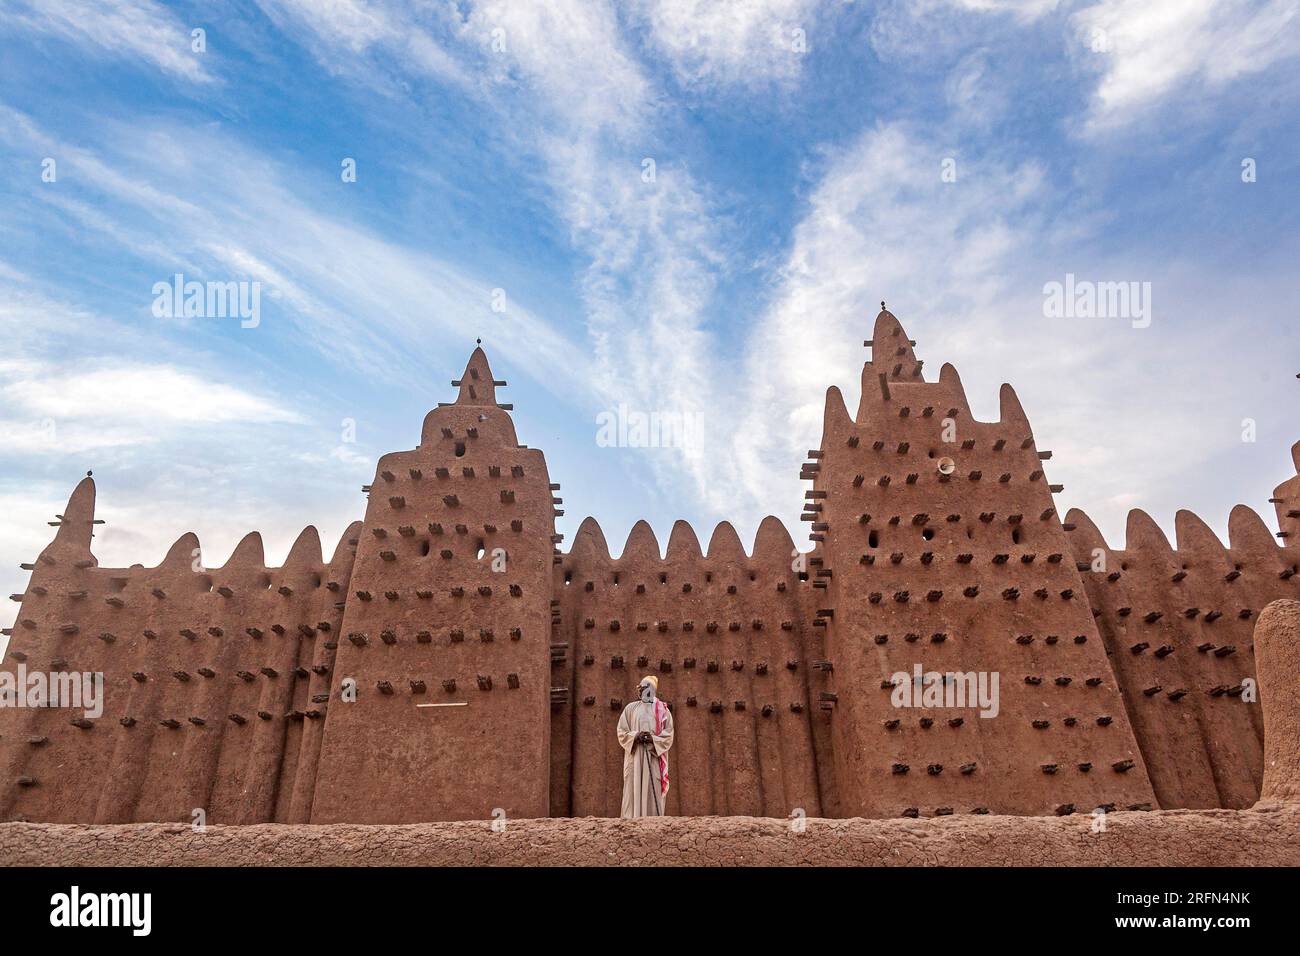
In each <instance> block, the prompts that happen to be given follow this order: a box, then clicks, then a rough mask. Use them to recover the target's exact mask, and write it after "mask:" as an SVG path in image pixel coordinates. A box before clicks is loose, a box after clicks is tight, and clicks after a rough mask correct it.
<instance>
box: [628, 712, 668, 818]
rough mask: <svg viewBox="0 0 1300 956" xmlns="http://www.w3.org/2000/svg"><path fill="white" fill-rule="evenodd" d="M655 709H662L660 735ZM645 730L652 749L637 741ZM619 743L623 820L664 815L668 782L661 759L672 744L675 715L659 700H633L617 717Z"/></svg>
mask: <svg viewBox="0 0 1300 956" xmlns="http://www.w3.org/2000/svg"><path fill="white" fill-rule="evenodd" d="M655 707H662V708H663V728H662V730H661V731H660V732H659V733H657V734H656V733H655V710H654V709H655ZM642 730H645V731H649V733H650V734H651V739H652V741H653V745H652V746H650V747H645V746H642V745H641V744H639V743H637V742H636V735H637V734H638V733H639V732H640V731H642ZM618 743H619V746H621V747H622V748H623V813H622V816H623V817H624V819H631V818H633V817H658V816H663V814H664V805H665V802H666V801H667V799H668V781H667V779H664V777H666V776H667V774H666V773H665V774H664V775H663V777H661V775H660V767H659V758H660V756H662V755H663V754H666V753H667V752H668V748H669V747H671V746H672V745H673V715H672V714H671V713H670V712H669V710H668V707H667V706H666V705H664V704H663V703H662V702H661V701H658V700H656V701H655V702H654V703H652V704H647V703H646V702H645V701H643V700H634V701H632V703H630V704H628V705H627V706H626V707H624V708H623V713H622V715H621V716H620V717H619V718H618ZM665 761H666V758H665ZM664 769H665V770H666V769H667V767H666V765H665V768H664Z"/></svg>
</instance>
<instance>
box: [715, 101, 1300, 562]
mask: <svg viewBox="0 0 1300 956" xmlns="http://www.w3.org/2000/svg"><path fill="white" fill-rule="evenodd" d="M952 152H953V151H952V150H951V146H950V145H949V144H947V143H945V142H944V140H943V137H942V136H941V135H940V134H938V133H936V132H935V131H934V130H932V129H927V128H923V127H915V128H914V127H908V126H904V125H900V124H887V125H882V126H880V127H877V128H874V129H872V130H869V131H867V132H866V133H865V134H864V135H863V136H862V137H861V138H860V139H859V140H858V141H857V142H856V143H854V144H852V145H851V146H850V147H848V148H846V149H844V150H843V151H840V152H837V153H834V154H832V155H831V156H830V157H829V158H828V161H827V164H826V168H825V171H824V174H823V175H822V177H821V178H820V179H819V180H818V182H817V185H816V187H815V188H814V189H813V191H812V193H811V195H810V197H809V201H808V210H807V213H806V215H805V216H804V217H803V218H802V220H801V221H800V222H799V224H798V226H797V227H796V228H795V232H794V237H793V243H792V247H791V250H790V254H789V257H788V259H787V261H786V264H785V266H784V268H783V269H782V271H781V274H780V279H779V284H778V287H777V290H776V294H775V295H774V298H773V301H772V305H771V307H770V308H769V310H768V312H767V313H766V314H765V315H764V316H763V317H762V320H761V321H760V322H759V323H758V324H757V326H756V328H755V329H754V334H753V337H752V339H751V342H750V349H749V357H748V360H747V364H748V372H749V374H748V380H749V381H750V382H751V383H753V385H752V388H751V390H750V392H749V393H748V394H746V395H745V396H744V400H743V403H742V404H743V405H744V406H745V407H746V408H747V409H748V410H749V411H748V414H747V415H745V416H744V417H743V418H741V419H740V421H739V423H738V425H737V427H736V430H735V441H734V452H733V455H732V458H733V459H734V460H735V461H736V462H737V463H738V465H739V470H738V472H737V473H736V474H733V475H725V476H724V475H719V478H718V480H719V481H720V482H722V481H724V480H725V481H726V482H729V483H731V484H732V485H733V486H736V487H741V488H743V489H744V492H745V494H744V495H743V496H738V501H737V508H736V509H735V510H736V511H737V512H738V513H739V516H740V517H741V518H742V520H743V521H755V520H757V517H758V516H759V515H761V514H762V513H764V509H765V508H770V507H772V504H773V502H776V503H777V504H779V505H783V506H784V507H785V508H787V509H788V510H786V511H785V512H784V514H786V515H787V516H789V518H792V517H793V513H794V510H795V509H796V508H797V506H798V498H799V483H798V482H797V481H796V480H795V477H794V475H795V471H796V469H797V464H798V462H799V461H800V460H801V456H802V454H803V451H804V450H805V449H807V448H813V447H816V442H817V441H818V440H819V438H820V436H821V425H822V414H823V408H824V393H825V389H826V387H827V386H828V385H831V384H835V385H838V386H839V387H840V388H841V390H842V391H843V393H844V396H845V399H846V403H847V406H848V410H849V413H850V414H853V413H854V412H855V410H856V408H857V400H858V396H859V381H860V373H861V367H862V361H863V360H864V358H866V357H867V356H866V355H865V354H864V353H863V352H862V351H861V350H860V348H859V345H860V343H861V341H862V340H863V339H864V338H866V337H868V336H869V335H870V330H871V321H872V318H873V317H874V315H875V313H876V311H877V310H878V308H879V303H880V300H881V299H886V300H887V301H888V304H889V307H890V309H891V311H893V312H894V313H895V314H896V315H898V316H899V317H900V319H901V320H902V322H903V324H904V326H905V327H906V328H907V329H908V331H909V333H910V334H911V335H912V336H913V337H914V338H916V339H917V340H918V342H919V345H918V349H917V353H918V356H919V357H920V358H922V359H925V360H928V362H929V364H928V365H927V376H926V377H927V379H928V380H931V381H933V380H934V378H935V377H936V375H937V369H938V366H939V365H941V364H942V363H943V362H945V361H951V362H952V363H953V364H954V365H956V367H957V368H958V369H959V371H960V372H961V375H962V380H963V384H964V386H965V388H966V392H967V395H968V398H969V400H970V403H971V406H972V409H973V411H974V413H975V416H976V417H977V418H979V419H982V420H985V421H993V420H996V419H997V418H998V398H997V395H998V387H999V385H1000V384H1001V383H1002V382H1003V381H1010V382H1011V383H1012V384H1013V385H1014V386H1015V388H1016V390H1017V393H1018V395H1019V397H1020V399H1021V402H1022V404H1023V405H1024V407H1025V409H1026V411H1027V412H1028V414H1029V416H1030V419H1031V421H1032V423H1033V424H1034V429H1035V434H1036V436H1037V437H1038V440H1039V442H1040V445H1041V446H1042V447H1050V448H1052V449H1053V450H1054V451H1055V453H1056V454H1055V457H1054V458H1053V459H1052V461H1051V462H1050V464H1049V465H1048V470H1049V473H1050V475H1051V477H1052V480H1053V481H1059V482H1062V483H1063V484H1065V486H1066V495H1063V496H1061V499H1060V500H1061V503H1062V508H1063V509H1064V508H1065V507H1069V506H1071V505H1079V506H1081V507H1083V508H1084V509H1085V510H1087V511H1088V512H1089V513H1090V514H1091V515H1092V516H1093V517H1094V519H1096V520H1097V522H1098V524H1099V525H1100V526H1101V527H1102V529H1103V530H1104V531H1105V532H1106V533H1107V534H1108V535H1110V536H1111V538H1110V539H1111V541H1112V542H1115V543H1117V544H1118V543H1119V542H1122V540H1123V527H1124V521H1125V516H1126V513H1127V511H1128V509H1129V508H1131V507H1145V508H1149V509H1151V510H1152V511H1153V512H1154V513H1155V514H1156V515H1158V516H1159V518H1160V519H1161V520H1162V521H1164V522H1165V523H1166V524H1168V523H1169V522H1170V521H1171V519H1172V515H1173V512H1174V511H1175V510H1177V509H1178V508H1182V507H1197V506H1198V505H1199V506H1203V505H1204V503H1205V502H1206V501H1210V502H1216V501H1219V499H1217V498H1215V496H1213V495H1207V494H1205V492H1204V486H1203V484H1201V483H1200V480H1199V478H1198V479H1193V478H1192V477H1191V476H1204V475H1206V474H1207V473H1208V472H1210V471H1211V470H1212V469H1213V463H1214V462H1215V461H1216V460H1219V459H1221V458H1234V459H1238V460H1241V458H1242V456H1254V455H1256V454H1259V460H1260V461H1261V463H1262V462H1263V461H1264V460H1265V459H1266V456H1265V455H1264V454H1262V453H1257V452H1256V450H1255V446H1252V445H1244V444H1243V443H1242V441H1241V427H1242V421H1243V419H1245V418H1248V417H1250V418H1256V419H1258V421H1259V422H1260V423H1261V425H1260V427H1261V428H1263V427H1264V425H1263V424H1262V423H1263V422H1265V421H1268V422H1270V423H1272V422H1274V421H1275V419H1276V416H1275V415H1273V414H1272V413H1271V412H1270V408H1271V407H1272V406H1273V403H1274V402H1276V401H1279V400H1280V396H1281V385H1280V384H1279V382H1280V376H1277V375H1276V374H1275V375H1273V376H1271V377H1265V378H1262V379H1260V380H1256V381H1252V382H1249V383H1245V382H1243V381H1242V380H1241V379H1240V378H1239V377H1237V376H1234V375H1231V374H1227V373H1223V372H1221V371H1220V370H1217V369H1216V370H1210V369H1207V368H1206V364H1207V363H1206V361H1205V357H1206V356H1208V355H1211V354H1214V353H1215V352H1216V350H1219V349H1222V348H1223V345H1222V344H1218V345H1216V343H1222V341H1223V339H1224V337H1225V335H1226V334H1227V331H1226V328H1225V326H1224V325H1223V324H1222V323H1221V322H1220V321H1216V319H1218V318H1219V317H1221V316H1224V315H1231V316H1233V319H1232V325H1233V326H1234V331H1233V333H1232V340H1233V346H1232V348H1233V354H1234V356H1235V359H1234V361H1235V362H1237V363H1239V367H1256V368H1260V369H1264V368H1275V367H1276V366H1277V365H1278V361H1277V359H1276V357H1275V356H1274V352H1275V349H1274V348H1273V346H1272V345H1270V344H1269V337H1268V336H1267V335H1264V334H1263V333H1262V330H1263V329H1265V328H1268V327H1270V326H1271V325H1272V324H1273V323H1283V324H1285V322H1286V319H1285V315H1286V314H1287V310H1288V305H1287V302H1288V297H1287V295H1286V293H1285V291H1284V289H1283V288H1282V287H1281V284H1280V283H1277V282H1273V283H1268V282H1260V281H1259V279H1258V277H1251V276H1245V275H1235V276H1231V275H1223V274H1214V273H1213V272H1212V271H1211V270H1206V269H1205V267H1204V265H1203V264H1191V263H1181V262H1179V261H1177V260H1166V259H1150V258H1146V257H1139V256H1134V255H1127V256H1125V255H1122V254H1116V253H1115V252H1114V251H1113V250H1108V249H1107V248H1106V244H1105V243H1104V241H1102V240H1103V238H1104V236H1105V232H1104V230H1102V229H1101V226H1102V221H1101V220H1099V219H1095V218H1092V219H1089V218H1088V217H1087V215H1086V210H1084V212H1085V215H1084V216H1083V223H1082V224H1081V223H1078V222H1075V223H1070V222H1069V221H1070V220H1073V219H1078V218H1079V216H1078V211H1077V210H1075V209H1073V208H1070V207H1068V206H1065V205H1063V204H1062V201H1061V199H1060V198H1059V196H1058V195H1057V194H1055V193H1054V191H1053V190H1052V188H1051V186H1050V184H1049V182H1048V181H1047V180H1046V179H1045V176H1044V171H1043V170H1042V169H1041V168H1040V167H1039V166H1038V165H1037V164H1035V163H1034V162H1032V161H1029V160H1023V159H1020V158H1017V157H1016V156H1015V154H1014V153H1013V152H1006V153H1002V154H999V153H997V152H989V151H984V152H979V153H975V154H974V155H966V154H964V153H961V152H957V153H955V158H956V160H957V166H956V170H957V179H956V181H955V182H951V183H948V182H944V181H943V180H942V179H941V177H940V169H941V167H940V163H941V161H942V160H943V158H945V157H946V156H947V155H949V154H950V153H952ZM1058 219H1059V220H1064V221H1066V223H1067V224H1066V225H1065V226H1064V227H1059V226H1058V225H1057V220H1058ZM1067 271H1068V272H1074V273H1076V274H1078V275H1079V276H1080V278H1091V279H1094V280H1100V281H1130V280H1145V281H1149V282H1150V283H1151V284H1152V287H1153V290H1154V291H1153V302H1154V307H1153V315H1154V318H1153V322H1152V324H1151V326H1150V327H1149V328H1142V329H1139V328H1134V327H1133V325H1132V323H1131V322H1130V321H1128V320H1126V319H1122V318H1110V319H1068V320H1062V319H1049V318H1047V317H1045V315H1044V308H1043V285H1044V284H1045V283H1046V282H1049V281H1053V280H1055V281H1061V280H1063V279H1064V276H1065V273H1066V272H1067ZM1247 288H1254V289H1255V292H1254V293H1248V292H1246V291H1245V290H1246V289H1247ZM1243 300H1248V301H1249V302H1250V303H1251V304H1250V307H1249V309H1248V310H1246V309H1243V308H1242V306H1241V304H1240V303H1241V302H1242V301H1243ZM1238 324H1240V325H1241V326H1242V327H1237V326H1238ZM1244 327H1249V328H1252V329H1256V330H1259V334H1258V336H1255V335H1251V334H1248V333H1247V332H1245V331H1244ZM1211 364H1212V363H1211ZM1274 457H1280V456H1274ZM1252 460H1253V459H1252ZM1270 460H1271V459H1270ZM1282 477H1285V474H1274V475H1270V476H1269V477H1268V478H1267V479H1264V478H1261V479H1260V480H1258V481H1252V482H1251V484H1250V486H1249V487H1247V486H1244V485H1243V486H1242V487H1239V488H1235V489H1233V493H1234V494H1237V495H1240V496H1241V499H1242V500H1246V501H1249V502H1251V503H1252V504H1253V505H1254V506H1255V507H1257V508H1262V507H1263V506H1264V499H1265V498H1266V496H1267V491H1266V490H1265V486H1266V484H1267V482H1268V481H1275V480H1280V479H1281V478H1282ZM1193 487H1195V488H1196V489H1197V490H1196V495H1195V496H1194V495H1193V494H1192V489H1193ZM1252 496H1253V497H1252ZM786 503H788V504H786ZM1218 507H1221V508H1222V511H1221V513H1213V512H1211V513H1207V514H1206V515H1205V517H1206V520H1207V521H1209V522H1210V523H1211V524H1212V525H1216V526H1222V524H1223V522H1224V521H1225V520H1226V514H1227V508H1226V507H1223V506H1222V505H1221V504H1219V505H1218ZM1168 530H1169V531H1170V533H1171V534H1172V528H1171V527H1170V528H1169V529H1168Z"/></svg>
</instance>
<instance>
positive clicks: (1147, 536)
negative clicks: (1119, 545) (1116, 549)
mask: <svg viewBox="0 0 1300 956" xmlns="http://www.w3.org/2000/svg"><path fill="white" fill-rule="evenodd" d="M1124 549H1125V550H1126V551H1131V552H1139V553H1147V554H1168V553H1170V552H1172V551H1173V548H1172V547H1170V544H1169V539H1168V538H1167V537H1166V536H1165V533H1164V532H1163V531H1162V530H1160V526H1159V525H1158V524H1156V523H1155V520H1154V519H1153V518H1152V517H1151V516H1150V515H1149V514H1147V513H1146V512H1145V511H1143V510H1141V509H1140V508H1134V509H1133V510H1132V511H1130V512H1129V513H1128V523H1127V525H1126V526H1125V529H1124Z"/></svg>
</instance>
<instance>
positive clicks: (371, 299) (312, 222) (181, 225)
mask: <svg viewBox="0 0 1300 956" xmlns="http://www.w3.org/2000/svg"><path fill="white" fill-rule="evenodd" d="M0 131H4V132H6V133H9V134H11V135H12V136H13V137H14V138H15V139H17V140H19V141H24V140H25V141H29V142H31V143H33V144H36V145H38V146H39V147H40V148H41V149H44V150H48V151H51V152H53V153H54V154H55V155H58V156H62V157H64V158H65V159H64V162H65V163H66V164H68V165H70V166H74V167H75V168H77V169H78V170H79V171H80V174H81V178H80V179H79V183H80V184H82V185H84V186H86V187H87V188H88V189H90V190H92V191H93V192H94V193H95V194H97V195H96V201H95V202H91V201H88V200H84V199H76V200H71V199H68V198H65V197H61V196H59V194H57V193H50V192H42V193H39V194H38V195H39V196H40V197H41V199H42V201H44V202H47V203H49V204H50V205H51V206H53V207H55V208H57V209H59V210H61V211H63V212H64V213H66V214H67V215H68V216H69V217H70V218H71V220H72V221H73V222H75V223H76V224H77V225H79V226H81V227H83V228H84V229H85V230H88V231H89V234H92V235H93V234H99V235H102V236H104V237H106V238H107V239H109V240H111V241H112V242H113V243H114V244H116V245H117V246H118V247H119V248H121V249H124V250H127V251H129V252H131V253H132V254H134V255H137V256H139V257H141V258H142V259H144V260H146V261H151V262H155V263H157V264H158V267H159V274H158V275H157V276H156V277H154V280H151V282H150V283H149V284H148V285H147V286H143V285H142V287H141V289H140V296H139V300H138V301H139V306H140V308H141V309H142V310H143V309H147V308H148V306H149V305H150V303H151V301H152V293H151V292H150V289H151V288H152V281H169V280H170V279H171V276H172V275H173V274H174V273H175V272H178V271H180V272H184V273H187V274H189V276H188V277H190V278H216V279H219V280H222V281H225V280H229V279H248V280H250V281H252V280H256V281H259V282H261V283H262V285H263V287H264V289H263V317H262V324H261V325H260V326H259V329H258V330H250V331H249V332H247V333H246V334H252V335H256V334H257V333H258V332H259V331H261V330H263V329H267V328H271V327H272V326H275V325H277V324H283V323H289V324H290V325H291V326H292V327H293V328H294V329H295V331H296V333H297V334H298V335H299V336H300V337H301V340H302V341H303V342H305V343H307V344H308V345H309V346H311V347H314V348H315V349H317V350H318V351H319V353H320V354H321V355H322V356H324V357H326V358H327V359H329V360H330V361H333V362H336V363H339V364H348V365H350V366H351V367H355V368H359V369H362V370H368V371H370V372H371V373H373V374H374V375H376V376H389V375H391V374H392V373H393V371H394V370H397V369H402V370H405V372H406V373H408V374H407V377H408V379H409V378H413V377H415V376H417V375H419V374H421V373H422V372H423V369H424V368H426V367H427V365H428V363H429V362H430V360H432V359H434V358H442V357H443V356H442V353H441V350H439V349H437V348H436V347H435V344H436V340H435V339H433V338H432V337H431V335H430V332H431V330H434V329H437V330H441V331H444V332H446V333H449V334H453V335H457V336H460V337H462V339H464V340H471V339H472V338H473V335H474V332H475V330H476V329H483V328H488V327H490V328H491V329H492V331H493V333H494V334H493V338H494V340H495V341H496V342H497V343H498V346H497V348H498V350H499V351H500V352H501V353H502V354H504V355H506V356H508V357H513V358H518V359H520V360H521V361H522V360H523V359H524V358H525V357H527V358H528V359H529V365H530V366H531V367H534V368H537V369H538V372H539V381H542V382H544V383H548V384H552V385H553V386H554V387H555V388H556V390H557V392H559V393H562V394H578V395H581V394H582V393H583V392H584V390H585V389H586V387H587V384H586V380H585V379H584V378H581V377H577V376H575V377H574V378H572V379H571V380H567V381H566V379H565V376H566V374H567V373H568V372H570V371H572V370H574V369H576V368H577V367H578V365H579V359H580V357H581V354H582V353H581V352H580V350H578V349H577V348H576V347H575V346H574V344H573V343H572V342H570V341H569V339H568V338H567V337H566V335H565V334H564V333H563V332H561V331H560V330H558V329H557V328H556V327H555V326H554V325H553V324H552V323H550V322H548V321H546V320H545V319H543V318H542V317H540V316H538V315H536V314H535V313H534V312H532V311H531V310H529V309H528V308H527V305H526V304H525V303H520V302H517V301H516V302H512V303H511V305H510V307H509V308H508V309H507V310H506V311H505V312H503V313H494V312H493V311H492V309H491V305H492V296H493V289H494V288H495V287H496V286H495V285H494V283H493V282H492V281H491V279H490V277H486V276H480V275H476V274H474V272H472V271H471V270H470V269H469V268H467V267H463V266H460V265H458V264H455V263H452V262H448V261H445V260H441V259H438V258H436V257H434V256H431V255H428V254H426V253H424V252H421V251H418V250H416V249H411V248H407V247H405V246H402V245H400V244H398V243H395V242H392V241H389V240H387V239H384V238H382V237H380V236H379V235H378V234H376V233H375V232H374V231H373V230H372V229H369V228H366V227H364V226H361V225H357V224H354V223H352V222H349V221H346V220H343V219H339V218H335V217H332V216H330V215H328V214H326V213H323V212H321V211H320V210H319V209H318V208H317V207H316V206H314V205H313V204H311V203H309V202H308V201H306V200H304V199H302V198H300V197H299V196H298V195H297V194H296V193H295V192H294V190H293V189H291V188H290V186H289V185H288V182H289V180H290V178H291V177H290V175H289V173H288V172H287V171H285V170H283V169H281V167H280V166H279V165H278V164H277V163H276V162H275V161H274V160H272V159H271V158H269V157H267V156H264V155H262V154H260V153H258V152H257V151H255V150H253V149H252V148H250V147H247V146H245V145H243V144H241V143H238V142H232V141H229V140H226V139H221V140H217V139H214V138H213V134H212V133H211V132H210V131H207V130H201V129H189V128H187V129H184V130H179V129H175V128H172V127H168V126H157V127H147V126H145V125H144V124H139V125H136V126H134V127H133V128H131V129H116V128H114V127H109V128H108V130H107V131H106V133H105V140H106V141H105V144H104V146H103V148H102V151H96V150H92V149H90V148H87V147H85V146H73V145H71V144H68V143H63V142H59V141H57V140H56V139H55V138H54V137H52V136H51V135H49V134H47V133H45V132H44V131H42V130H41V129H40V128H39V127H37V126H36V124H34V123H33V122H32V120H31V119H30V117H27V116H25V115H24V114H22V113H18V112H17V111H14V110H12V109H7V108H5V107H3V106H0ZM179 143H184V144H185V145H184V146H180V145H178V144H179ZM232 168H236V169H239V170H240V171H241V174H240V175H239V176H237V177H232V176H231V175H230V171H231V169H232ZM105 201H108V202H111V203H112V208H113V214H112V215H107V214H105V213H103V212H102V211H101V210H100V205H101V204H102V203H104V202H105ZM169 321H170V320H169Z"/></svg>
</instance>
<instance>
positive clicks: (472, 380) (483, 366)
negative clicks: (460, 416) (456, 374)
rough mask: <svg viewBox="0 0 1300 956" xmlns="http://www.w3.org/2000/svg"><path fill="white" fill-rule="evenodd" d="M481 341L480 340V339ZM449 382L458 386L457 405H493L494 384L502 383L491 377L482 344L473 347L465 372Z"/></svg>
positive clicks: (495, 401)
mask: <svg viewBox="0 0 1300 956" xmlns="http://www.w3.org/2000/svg"><path fill="white" fill-rule="evenodd" d="M480 341H481V340H480ZM451 384H453V385H457V386H459V387H460V395H459V396H457V398H456V404H457V405H495V404H496V403H497V394H496V386H498V385H504V384H505V382H498V381H496V380H495V379H493V378H492V370H491V369H490V368H489V367H488V361H487V356H486V355H484V354H483V348H482V346H478V347H476V348H475V349H474V352H473V353H472V354H471V355H470V357H469V363H468V364H467V365H466V366H465V374H464V375H462V376H461V377H460V378H459V379H457V380H456V381H454V382H452V383H451Z"/></svg>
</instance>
